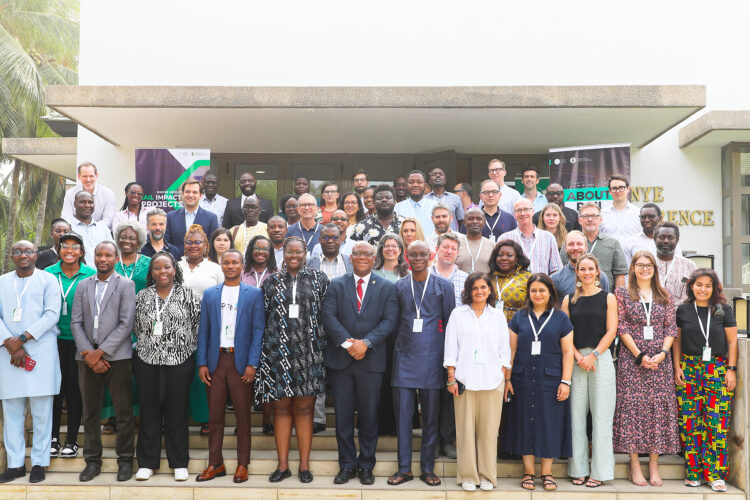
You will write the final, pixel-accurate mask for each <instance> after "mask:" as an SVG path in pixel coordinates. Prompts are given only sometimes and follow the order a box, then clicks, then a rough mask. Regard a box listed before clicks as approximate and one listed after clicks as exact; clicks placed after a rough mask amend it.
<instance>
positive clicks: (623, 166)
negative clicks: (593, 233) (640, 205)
mask: <svg viewBox="0 0 750 500" xmlns="http://www.w3.org/2000/svg"><path fill="white" fill-rule="evenodd" d="M613 174H622V175H624V176H625V177H626V178H628V179H630V144H606V145H597V146H577V147H569V148H550V150H549V177H550V183H552V182H556V183H558V184H560V185H561V186H562V187H563V190H564V191H565V206H567V207H569V208H572V209H574V210H578V208H579V207H580V206H581V205H582V204H583V203H586V202H589V201H593V202H595V203H597V204H598V205H599V206H600V207H606V206H609V205H611V204H612V197H611V196H610V194H609V189H608V187H607V181H608V180H609V178H610V176H612V175H613Z"/></svg>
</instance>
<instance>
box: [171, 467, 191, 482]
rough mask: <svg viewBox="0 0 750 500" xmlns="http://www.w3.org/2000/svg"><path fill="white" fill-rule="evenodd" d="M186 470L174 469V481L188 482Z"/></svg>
mask: <svg viewBox="0 0 750 500" xmlns="http://www.w3.org/2000/svg"><path fill="white" fill-rule="evenodd" d="M188 475H189V474H188V470H187V469H185V468H180V469H175V470H174V480H175V481H187V480H188Z"/></svg>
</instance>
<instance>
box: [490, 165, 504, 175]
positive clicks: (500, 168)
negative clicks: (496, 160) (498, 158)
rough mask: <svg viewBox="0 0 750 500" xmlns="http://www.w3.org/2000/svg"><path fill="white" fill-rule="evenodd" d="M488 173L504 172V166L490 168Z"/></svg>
mask: <svg viewBox="0 0 750 500" xmlns="http://www.w3.org/2000/svg"><path fill="white" fill-rule="evenodd" d="M488 171H489V173H491V174H496V173H498V172H505V167H497V168H490V169H489V170H488Z"/></svg>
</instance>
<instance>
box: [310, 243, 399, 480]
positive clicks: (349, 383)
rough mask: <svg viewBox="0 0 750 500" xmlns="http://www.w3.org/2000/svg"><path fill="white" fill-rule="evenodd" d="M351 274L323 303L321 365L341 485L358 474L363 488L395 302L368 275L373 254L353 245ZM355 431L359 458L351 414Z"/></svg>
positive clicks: (386, 286) (386, 285) (392, 293)
mask: <svg viewBox="0 0 750 500" xmlns="http://www.w3.org/2000/svg"><path fill="white" fill-rule="evenodd" d="M351 262H352V269H353V272H351V273H347V274H345V275H343V276H340V277H338V278H334V279H333V280H332V281H331V284H330V286H329V287H328V291H327V292H326V296H325V299H323V325H324V326H325V332H326V335H327V336H328V343H327V346H326V350H325V353H324V361H325V365H326V368H327V369H328V382H329V384H330V387H331V392H332V393H333V404H334V407H335V408H336V442H337V444H338V450H339V467H340V470H339V473H338V474H337V475H336V477H335V478H334V479H333V482H334V483H335V484H344V483H346V482H348V481H349V479H352V478H353V477H354V476H355V475H357V473H358V472H359V480H360V482H361V483H362V484H373V482H374V481H375V477H374V476H373V474H372V469H373V468H374V467H375V449H376V448H377V445H378V402H379V400H380V384H381V382H382V380H383V373H384V372H385V366H386V349H385V345H386V344H385V340H386V338H387V337H388V335H389V334H390V333H391V332H392V331H393V329H394V328H395V326H396V320H397V318H398V299H397V296H396V288H395V287H394V286H393V284H392V283H390V282H389V281H388V280H386V279H384V278H380V277H375V276H374V275H372V274H371V272H372V266H373V265H374V263H375V250H374V249H373V247H372V246H371V245H370V244H369V243H367V242H364V241H358V242H357V243H355V244H354V246H353V248H352V254H351ZM355 410H356V411H357V419H358V423H359V425H358V427H359V450H360V452H359V457H357V452H356V448H355V446H354V411H355Z"/></svg>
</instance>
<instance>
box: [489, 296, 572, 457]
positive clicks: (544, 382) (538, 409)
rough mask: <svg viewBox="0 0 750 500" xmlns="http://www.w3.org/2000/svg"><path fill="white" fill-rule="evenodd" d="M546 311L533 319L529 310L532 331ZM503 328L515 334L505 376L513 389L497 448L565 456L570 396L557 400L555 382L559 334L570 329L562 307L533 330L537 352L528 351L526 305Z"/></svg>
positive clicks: (557, 378)
mask: <svg viewBox="0 0 750 500" xmlns="http://www.w3.org/2000/svg"><path fill="white" fill-rule="evenodd" d="M551 313H552V312H551V311H547V312H545V313H544V314H542V316H541V317H540V318H539V319H538V320H537V318H536V316H535V315H534V314H533V313H532V314H531V318H532V321H533V322H534V327H535V328H536V329H537V332H539V328H540V327H541V326H542V324H544V322H545V321H546V320H547V318H548V317H549V315H550V314H551ZM508 328H510V329H511V330H512V331H513V332H515V333H516V334H517V335H518V342H517V344H516V355H515V358H514V359H513V372H512V376H511V382H512V384H513V390H514V391H515V395H514V396H513V401H512V402H511V403H510V404H509V405H508V406H507V415H508V420H507V421H506V424H505V429H504V430H503V441H502V449H503V450H504V451H506V452H508V453H512V454H514V455H534V456H536V457H542V458H557V457H569V456H570V455H571V425H570V398H568V399H566V400H565V401H558V400H557V387H558V386H559V385H560V379H562V349H561V348H560V339H562V338H563V337H565V336H566V335H568V334H569V333H570V332H571V331H573V324H572V323H571V322H570V319H569V318H568V316H567V315H566V314H565V313H564V312H562V311H560V310H559V309H556V310H554V313H553V317H552V319H550V321H549V323H547V326H545V327H544V329H543V330H542V331H541V332H539V340H541V342H542V350H541V355H539V356H532V355H531V342H532V341H533V340H534V334H533V333H532V330H531V325H529V313H528V312H527V310H526V309H521V310H519V311H518V312H516V314H515V315H514V316H513V319H511V320H510V324H509V325H508Z"/></svg>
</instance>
